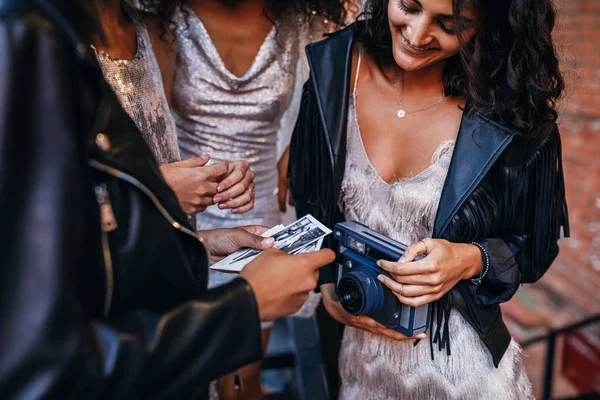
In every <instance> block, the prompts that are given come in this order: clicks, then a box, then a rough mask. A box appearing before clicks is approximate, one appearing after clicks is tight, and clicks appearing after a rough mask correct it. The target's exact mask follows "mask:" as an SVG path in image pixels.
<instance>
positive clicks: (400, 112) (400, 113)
mask: <svg viewBox="0 0 600 400" xmlns="http://www.w3.org/2000/svg"><path fill="white" fill-rule="evenodd" d="M392 85H393V86H394V89H395V90H396V99H397V100H398V111H396V116H397V117H398V118H400V119H402V118H404V117H406V116H407V115H409V114H416V113H418V112H421V111H425V110H428V109H430V108H432V107H435V106H437V105H438V104H440V103H441V102H442V101H444V96H443V95H442V98H441V99H439V100H438V101H436V102H435V103H433V104H430V105H428V106H427V107H423V108H419V109H418V110H415V111H411V112H406V111H404V108H403V107H402V100H401V99H400V93H399V91H398V87H397V86H396V81H394V83H392ZM402 94H404V72H402Z"/></svg>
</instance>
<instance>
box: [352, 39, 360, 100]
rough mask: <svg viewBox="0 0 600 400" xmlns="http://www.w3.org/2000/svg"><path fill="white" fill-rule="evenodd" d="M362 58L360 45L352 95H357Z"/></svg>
mask: <svg viewBox="0 0 600 400" xmlns="http://www.w3.org/2000/svg"><path fill="white" fill-rule="evenodd" d="M361 59H362V46H361V45H360V44H359V45H358V62H357V63H356V76H355V77H354V89H353V90H352V95H353V96H356V91H357V87H358V74H359V73H360V61H361Z"/></svg>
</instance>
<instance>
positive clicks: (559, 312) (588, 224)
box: [504, 0, 600, 399]
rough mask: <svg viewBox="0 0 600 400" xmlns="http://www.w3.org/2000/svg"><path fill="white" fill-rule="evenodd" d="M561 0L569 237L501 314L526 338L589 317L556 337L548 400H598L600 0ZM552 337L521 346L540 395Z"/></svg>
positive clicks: (562, 123) (558, 31)
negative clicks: (549, 265) (575, 399)
mask: <svg viewBox="0 0 600 400" xmlns="http://www.w3.org/2000/svg"><path fill="white" fill-rule="evenodd" d="M556 5H557V8H558V21H557V22H558V23H557V28H556V30H555V37H556V39H557V43H558V45H559V46H560V50H561V54H562V61H563V69H564V72H565V75H566V78H567V84H568V86H567V97H566V98H565V99H564V100H563V101H562V104H561V112H560V124H559V126H560V130H561V133H562V140H563V160H564V169H565V180H566V185H567V201H568V204H569V212H570V221H571V236H572V237H571V238H569V239H563V240H562V241H561V243H560V244H561V246H560V255H559V256H558V259H557V260H556V261H555V263H554V265H553V266H552V268H550V270H549V271H548V273H547V274H546V275H545V276H544V278H542V280H541V281H540V282H538V283H536V284H535V285H530V286H524V287H522V288H521V289H520V290H519V291H518V292H517V295H516V296H515V298H514V299H513V300H511V301H510V302H509V303H507V304H505V305H504V319H505V320H506V322H507V324H508V326H509V329H510V331H511V333H512V335H513V336H514V338H515V340H517V341H518V342H520V343H522V344H527V341H528V340H531V339H533V338H535V337H537V336H539V335H547V334H548V333H553V331H555V330H557V329H560V328H563V327H568V326H569V325H571V324H576V323H578V322H582V323H585V322H587V321H586V320H589V324H587V325H586V326H585V327H583V328H579V329H575V330H573V331H571V332H566V333H563V334H557V335H556V336H555V338H556V342H555V344H554V348H555V354H554V365H553V370H552V374H551V378H552V380H551V382H550V383H551V385H552V393H551V398H568V397H575V396H581V395H583V394H586V393H591V392H596V394H594V395H591V394H590V395H589V398H595V399H600V394H599V393H600V320H598V317H597V316H598V315H599V314H600V1H598V0H556ZM594 316H596V318H595V319H594ZM594 321H595V322H594ZM556 333H558V332H556ZM553 336H554V335H553V334H551V335H550V337H553ZM550 337H546V338H545V339H543V340H541V341H539V342H536V343H533V344H531V345H528V346H525V347H524V352H525V355H526V357H525V360H524V362H525V363H526V367H527V371H528V374H529V377H530V379H531V381H532V383H533V386H534V392H535V395H536V397H538V398H544V397H545V396H548V394H549V393H548V385H549V383H548V379H546V384H545V385H546V391H545V390H544V380H545V378H546V377H545V373H546V368H547V366H548V365H549V363H548V361H549V360H548V358H547V348H548V340H547V339H549V338H550ZM548 397H549V396H548Z"/></svg>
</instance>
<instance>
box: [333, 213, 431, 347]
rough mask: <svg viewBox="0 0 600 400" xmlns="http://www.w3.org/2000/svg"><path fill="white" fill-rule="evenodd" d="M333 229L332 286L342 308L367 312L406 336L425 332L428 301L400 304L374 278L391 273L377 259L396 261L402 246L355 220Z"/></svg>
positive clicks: (362, 313)
mask: <svg viewBox="0 0 600 400" xmlns="http://www.w3.org/2000/svg"><path fill="white" fill-rule="evenodd" d="M333 232H334V237H335V239H336V240H337V241H338V252H337V261H336V263H337V268H338V271H337V285H336V288H337V293H338V296H339V298H340V303H341V304H342V306H343V307H344V309H345V310H346V311H348V312H349V313H350V314H352V315H368V316H369V317H371V318H373V319H374V320H375V321H377V322H379V323H380V324H382V325H384V326H386V327H388V328H392V329H395V330H397V331H398V332H401V333H403V334H404V335H406V336H408V337H411V336H415V335H417V334H419V333H422V332H425V331H426V330H427V323H428V321H429V313H430V312H431V311H430V305H429V304H425V305H422V306H420V307H417V308H415V307H411V306H408V305H406V304H402V303H400V301H398V298H397V297H396V296H395V295H394V293H393V292H392V291H391V290H390V289H389V288H388V287H387V286H385V285H384V284H382V283H381V282H379V280H377V276H378V275H380V274H383V275H386V276H389V277H391V276H390V274H388V273H387V272H386V271H384V270H382V269H381V268H379V267H378V266H377V260H388V261H398V260H399V259H400V257H401V256H402V254H404V250H406V246H405V245H403V244H402V243H400V242H397V241H395V240H392V239H390V238H388V237H386V236H383V235H381V234H379V233H377V232H375V231H373V230H371V229H369V228H368V227H367V226H365V225H363V224H361V223H359V222H342V223H339V224H336V225H335V227H334V230H333ZM392 279H393V278H392Z"/></svg>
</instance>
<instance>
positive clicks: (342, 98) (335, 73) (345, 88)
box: [306, 22, 515, 238]
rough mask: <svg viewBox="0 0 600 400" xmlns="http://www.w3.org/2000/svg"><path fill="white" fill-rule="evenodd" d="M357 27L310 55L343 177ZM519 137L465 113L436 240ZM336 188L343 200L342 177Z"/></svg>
mask: <svg viewBox="0 0 600 400" xmlns="http://www.w3.org/2000/svg"><path fill="white" fill-rule="evenodd" d="M358 23H360V22H358ZM356 24H357V23H355V24H352V25H350V26H348V27H347V28H346V29H344V30H343V31H342V32H339V33H338V34H336V35H335V36H334V37H332V38H330V39H329V40H327V41H321V42H318V43H315V44H312V45H310V46H308V47H307V49H306V53H307V56H308V62H309V65H310V73H311V77H312V82H313V85H314V91H315V93H316V95H317V105H318V108H319V113H320V116H321V119H322V123H323V126H324V131H325V133H326V135H327V137H326V142H327V144H328V149H329V155H330V159H331V164H332V168H333V170H334V171H343V168H342V166H343V163H344V162H345V160H344V157H345V151H344V150H345V149H344V148H343V147H342V146H345V143H346V137H345V135H346V120H347V110H348V99H349V91H350V71H351V67H352V46H353V44H354V41H355V39H356V33H357V32H356ZM514 136H515V134H514V132H512V131H510V130H508V129H506V128H504V127H502V126H500V125H498V124H496V123H494V122H492V121H489V120H487V119H484V118H483V117H482V116H481V115H478V114H474V113H469V112H468V107H467V109H465V112H464V113H463V117H462V121H461V125H460V129H459V132H458V137H457V140H456V146H455V148H454V154H453V156H452V161H451V163H450V167H449V170H448V175H447V177H446V182H445V184H444V189H443V191H442V195H441V198H440V204H439V207H438V212H437V215H436V219H435V225H434V231H433V237H438V238H439V237H443V235H444V231H445V230H446V228H447V227H448V224H449V223H450V220H451V219H452V217H453V216H454V215H455V214H456V212H457V211H458V210H459V209H460V207H461V206H462V204H463V203H464V202H465V200H466V199H467V198H468V197H469V195H470V194H471V193H472V192H473V190H475V188H476V187H477V185H478V184H479V183H480V182H481V180H482V179H483V177H484V176H485V174H486V173H487V172H488V170H489V169H490V168H491V166H492V165H493V164H494V162H495V161H496V160H497V159H498V158H499V157H500V155H501V154H502V153H503V152H504V150H505V149H506V148H507V147H508V145H509V144H510V143H511V141H512V139H513V137H514ZM335 186H336V187H335V189H336V195H339V190H340V188H341V176H340V174H336V179H335Z"/></svg>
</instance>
